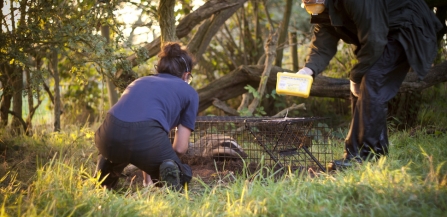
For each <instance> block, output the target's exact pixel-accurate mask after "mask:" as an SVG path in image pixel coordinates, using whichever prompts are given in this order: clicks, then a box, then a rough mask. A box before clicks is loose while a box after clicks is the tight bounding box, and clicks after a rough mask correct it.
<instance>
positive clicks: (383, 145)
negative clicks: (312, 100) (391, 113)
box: [344, 37, 410, 160]
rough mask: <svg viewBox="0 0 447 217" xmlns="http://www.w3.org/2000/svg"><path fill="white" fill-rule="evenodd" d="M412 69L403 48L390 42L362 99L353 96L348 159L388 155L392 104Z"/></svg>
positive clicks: (362, 87) (366, 81) (362, 89)
mask: <svg viewBox="0 0 447 217" xmlns="http://www.w3.org/2000/svg"><path fill="white" fill-rule="evenodd" d="M409 68H410V65H409V63H408V60H407V58H406V55H405V51H404V49H403V47H402V45H401V44H400V43H399V42H398V41H397V40H395V39H393V38H392V37H389V38H388V44H387V45H386V47H385V49H384V51H383V54H382V57H380V58H379V60H378V61H377V62H376V63H375V64H374V66H373V67H372V68H371V69H370V70H369V71H368V72H367V73H366V74H365V75H364V76H363V79H362V82H361V84H360V94H359V97H358V98H357V97H355V96H354V95H352V93H351V106H352V121H351V125H350V129H349V133H348V135H347V137H346V140H345V156H344V157H345V158H346V159H352V158H359V159H361V160H367V159H368V158H370V157H380V156H381V155H387V154H388V134H387V124H386V119H387V113H388V105H387V104H388V101H389V100H391V99H392V98H393V97H394V96H396V94H397V92H398V91H399V87H400V85H401V84H402V82H403V80H404V79H405V76H406V74H407V72H408V70H409Z"/></svg>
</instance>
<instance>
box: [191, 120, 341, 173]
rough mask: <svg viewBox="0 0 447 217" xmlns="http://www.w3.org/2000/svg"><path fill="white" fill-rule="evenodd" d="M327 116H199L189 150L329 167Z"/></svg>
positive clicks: (216, 156) (321, 168)
mask: <svg viewBox="0 0 447 217" xmlns="http://www.w3.org/2000/svg"><path fill="white" fill-rule="evenodd" d="M323 119H325V118H271V117H238V116H199V117H197V119H196V125H195V130H194V132H193V133H192V135H191V141H190V147H189V149H188V152H187V154H189V155H193V156H197V157H213V158H214V159H217V160H221V159H238V158H243V159H244V160H245V161H246V162H247V163H257V164H260V163H261V162H262V163H263V164H264V165H266V166H279V167H281V168H290V169H292V170H298V169H299V170H302V169H309V168H312V169H313V170H316V171H326V165H327V164H328V163H329V162H331V161H332V160H333V152H332V149H331V146H330V145H329V141H328V140H329V134H330V132H329V129H328V127H327V125H324V124H321V123H322V121H323Z"/></svg>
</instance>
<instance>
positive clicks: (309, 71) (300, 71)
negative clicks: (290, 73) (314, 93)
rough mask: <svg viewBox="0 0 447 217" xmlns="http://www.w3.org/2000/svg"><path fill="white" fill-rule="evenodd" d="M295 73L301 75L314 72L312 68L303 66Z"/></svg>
mask: <svg viewBox="0 0 447 217" xmlns="http://www.w3.org/2000/svg"><path fill="white" fill-rule="evenodd" d="M296 74H301V75H313V74H314V72H313V71H312V69H309V68H307V67H303V68H302V69H300V70H299V71H298V72H297V73H296Z"/></svg>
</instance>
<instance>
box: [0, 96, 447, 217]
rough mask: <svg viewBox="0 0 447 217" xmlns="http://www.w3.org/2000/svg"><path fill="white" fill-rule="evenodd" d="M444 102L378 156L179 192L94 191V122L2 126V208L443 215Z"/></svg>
mask: <svg viewBox="0 0 447 217" xmlns="http://www.w3.org/2000/svg"><path fill="white" fill-rule="evenodd" d="M443 94H444V95H441V99H445V92H443ZM432 106H433V104H424V107H425V108H431V107H432ZM443 106H445V103H439V102H438V104H437V105H436V106H435V107H436V109H425V110H423V111H422V113H421V114H420V115H421V117H422V118H424V117H425V118H426V119H423V120H421V123H424V125H421V126H420V127H418V128H415V129H408V130H406V131H395V132H392V133H391V137H390V142H391V145H390V155H389V156H388V157H386V158H382V159H381V160H380V161H378V162H375V163H365V164H362V165H358V166H356V167H354V168H351V169H348V170H345V171H339V172H337V173H328V174H320V175H318V176H316V177H311V176H308V175H307V174H298V173H292V172H289V173H287V174H286V175H285V176H283V177H281V178H280V179H277V178H274V177H276V176H275V173H274V171H269V170H268V169H265V170H262V173H261V172H260V173H256V174H250V175H248V178H247V177H245V178H244V177H243V176H240V177H237V178H236V180H234V181H231V182H217V183H216V184H215V185H211V186H210V185H207V184H205V183H204V182H203V181H202V180H200V179H194V180H193V182H194V187H191V189H187V190H185V191H184V192H182V193H178V192H171V191H169V189H165V188H156V187H148V188H139V187H131V188H125V189H121V190H119V191H117V192H111V191H107V190H104V189H101V188H100V187H99V185H98V180H97V179H95V178H93V177H92V174H93V171H94V168H95V159H96V149H95V147H94V145H93V128H88V127H76V126H71V127H70V128H68V129H65V130H64V131H63V132H60V133H49V132H44V131H42V132H40V133H36V134H34V136H32V137H26V136H23V137H21V136H19V137H13V136H11V135H9V134H8V133H6V132H4V131H0V138H1V139H0V198H1V200H0V202H1V203H0V216H421V217H422V216H423V217H425V216H447V215H446V214H445V213H446V211H447V166H446V159H445V156H447V149H446V148H445V145H446V144H447V133H446V130H445V127H444V126H445V122H443V120H444V119H443V118H438V119H436V118H433V117H437V116H438V117H441V116H442V117H444V114H443V112H442V111H445V109H446V107H443ZM427 117H430V118H428V119H427ZM424 126H429V127H424ZM433 129H435V130H433ZM335 143H339V142H335ZM334 152H335V153H341V152H342V146H341V145H337V146H336V150H334ZM197 186H198V187H197Z"/></svg>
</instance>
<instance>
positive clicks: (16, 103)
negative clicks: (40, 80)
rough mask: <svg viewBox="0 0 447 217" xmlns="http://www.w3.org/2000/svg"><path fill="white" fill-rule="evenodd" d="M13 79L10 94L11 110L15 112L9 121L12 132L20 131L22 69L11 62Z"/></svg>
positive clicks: (21, 120) (21, 121)
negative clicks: (10, 121)
mask: <svg viewBox="0 0 447 217" xmlns="http://www.w3.org/2000/svg"><path fill="white" fill-rule="evenodd" d="M12 68H13V69H12V70H13V71H12V73H13V74H12V79H13V84H12V86H13V96H12V111H13V113H14V114H15V115H14V116H15V117H14V118H13V119H12V123H11V130H12V131H13V132H14V133H17V134H19V133H21V132H22V123H23V119H22V105H23V100H22V96H23V71H22V68H21V67H19V66H16V65H14V64H13V66H12Z"/></svg>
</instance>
